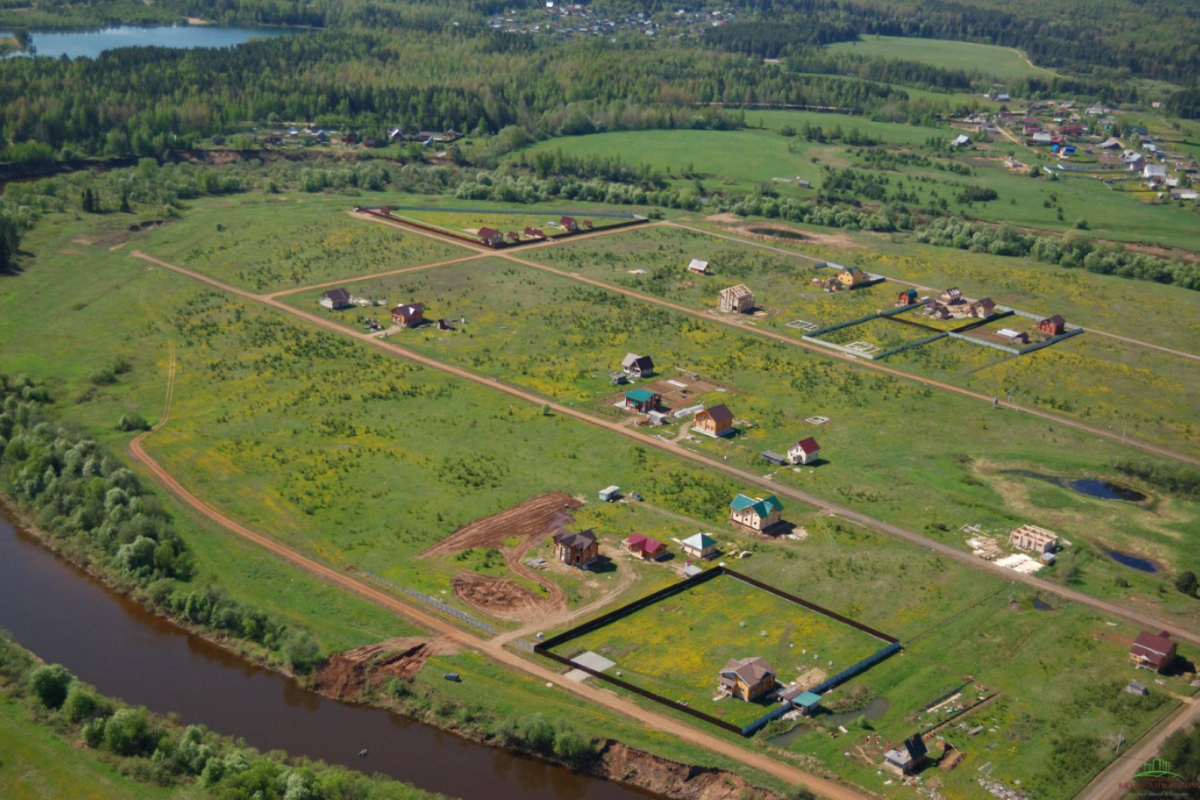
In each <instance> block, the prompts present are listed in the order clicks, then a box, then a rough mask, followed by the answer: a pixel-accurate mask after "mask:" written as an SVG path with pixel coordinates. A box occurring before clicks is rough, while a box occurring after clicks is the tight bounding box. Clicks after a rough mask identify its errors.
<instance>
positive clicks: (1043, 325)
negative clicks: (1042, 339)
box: [1038, 314, 1067, 336]
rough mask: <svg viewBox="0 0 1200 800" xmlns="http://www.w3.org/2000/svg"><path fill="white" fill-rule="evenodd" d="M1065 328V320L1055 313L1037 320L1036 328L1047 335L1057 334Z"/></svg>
mask: <svg viewBox="0 0 1200 800" xmlns="http://www.w3.org/2000/svg"><path fill="white" fill-rule="evenodd" d="M1066 329H1067V321H1066V320H1065V319H1063V318H1062V317H1060V316H1059V315H1058V314H1055V315H1054V316H1053V317H1046V318H1045V319H1043V320H1039V321H1038V330H1039V331H1041V332H1042V333H1044V334H1046V335H1047V336H1058V335H1059V334H1060V333H1062V332H1063V331H1065V330H1066Z"/></svg>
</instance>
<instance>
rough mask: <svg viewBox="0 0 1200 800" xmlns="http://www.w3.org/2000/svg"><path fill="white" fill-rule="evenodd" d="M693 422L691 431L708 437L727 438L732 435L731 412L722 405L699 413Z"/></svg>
mask: <svg viewBox="0 0 1200 800" xmlns="http://www.w3.org/2000/svg"><path fill="white" fill-rule="evenodd" d="M694 422H695V425H694V426H693V430H696V431H699V432H700V433H704V434H708V435H709V436H727V435H728V434H731V433H733V412H732V411H730V410H729V408H728V407H727V406H726V405H725V404H724V403H721V404H720V405H717V406H713V407H712V408H706V409H704V410H703V411H701V412H699V413H698V414H696V418H695V420H694Z"/></svg>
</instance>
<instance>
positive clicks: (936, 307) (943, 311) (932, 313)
mask: <svg viewBox="0 0 1200 800" xmlns="http://www.w3.org/2000/svg"><path fill="white" fill-rule="evenodd" d="M925 315H926V316H928V317H930V318H931V319H950V309H948V308H946V307H945V306H944V305H942V304H941V303H930V304H929V305H928V306H927V307H926V310H925Z"/></svg>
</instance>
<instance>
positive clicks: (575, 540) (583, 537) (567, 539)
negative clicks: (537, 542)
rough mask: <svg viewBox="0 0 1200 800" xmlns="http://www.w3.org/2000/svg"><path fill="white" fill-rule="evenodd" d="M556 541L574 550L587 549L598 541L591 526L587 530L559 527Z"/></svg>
mask: <svg viewBox="0 0 1200 800" xmlns="http://www.w3.org/2000/svg"><path fill="white" fill-rule="evenodd" d="M554 541H555V542H557V543H558V544H561V545H562V546H563V547H569V548H571V549H572V550H586V549H587V548H589V547H591V546H592V545H594V544H595V543H596V534H595V533H593V532H592V529H591V528H588V529H587V530H585V531H570V530H567V529H566V528H559V530H558V533H556V534H554Z"/></svg>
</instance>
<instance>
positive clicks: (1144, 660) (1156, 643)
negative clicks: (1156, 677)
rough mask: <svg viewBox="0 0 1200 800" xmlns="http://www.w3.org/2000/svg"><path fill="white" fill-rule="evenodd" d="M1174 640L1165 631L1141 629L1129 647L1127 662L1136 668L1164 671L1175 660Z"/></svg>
mask: <svg viewBox="0 0 1200 800" xmlns="http://www.w3.org/2000/svg"><path fill="white" fill-rule="evenodd" d="M1175 647H1176V646H1175V642H1173V641H1171V634H1169V633H1167V632H1166V631H1159V632H1158V633H1150V632H1149V631H1142V632H1141V633H1139V634H1138V637H1137V638H1136V639H1134V640H1133V646H1132V647H1130V648H1129V663H1131V664H1133V665H1134V666H1135V667H1137V668H1138V669H1149V670H1153V671H1154V672H1157V673H1160V674H1161V673H1162V672H1164V671H1165V670H1166V669H1167V668H1168V667H1170V666H1171V664H1172V663H1174V661H1175V655H1176V650H1175Z"/></svg>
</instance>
